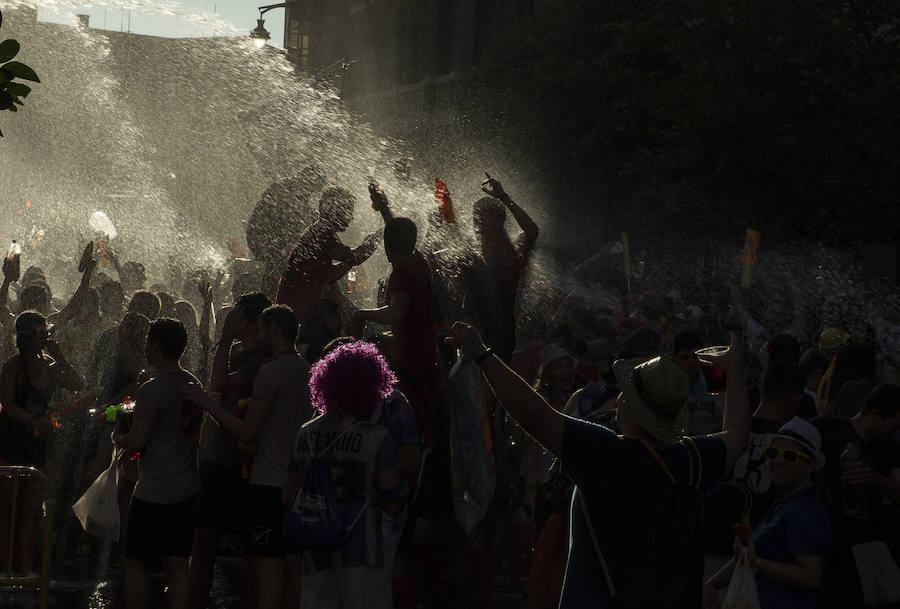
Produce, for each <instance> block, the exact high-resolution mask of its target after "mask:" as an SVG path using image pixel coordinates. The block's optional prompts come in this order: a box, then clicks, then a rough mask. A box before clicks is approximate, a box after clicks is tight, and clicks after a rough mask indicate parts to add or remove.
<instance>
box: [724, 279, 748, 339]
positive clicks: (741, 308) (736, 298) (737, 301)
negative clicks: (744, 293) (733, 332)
mask: <svg viewBox="0 0 900 609" xmlns="http://www.w3.org/2000/svg"><path fill="white" fill-rule="evenodd" d="M729 294H730V296H731V307H732V308H733V309H734V313H735V315H737V318H738V323H740V324H741V330H743V331H744V332H746V331H747V324H748V323H749V322H750V312H749V311H747V306H746V305H745V304H744V299H743V298H741V291H740V289H739V288H738V287H737V286H735V285H733V286H731V290H730V292H729Z"/></svg>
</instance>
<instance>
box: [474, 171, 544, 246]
mask: <svg viewBox="0 0 900 609" xmlns="http://www.w3.org/2000/svg"><path fill="white" fill-rule="evenodd" d="M484 175H485V176H487V180H485V181H484V182H482V183H481V190H483V191H484V192H485V193H486V194H489V195H490V196H492V197H494V198H495V199H497V200H498V201H500V202H501V203H503V204H504V205H506V209H508V210H509V213H511V214H512V216H513V218H515V220H516V224H518V225H519V228H520V229H521V230H522V234H521V235H519V236H518V237H516V240H515V243H516V251H518V253H519V255H520V256H526V255H527V254H528V252H530V251H531V248H532V247H534V243H535V241H537V238H538V232H539V229H538V225H537V224H536V223H535V221H534V220H532V219H531V216H529V215H528V213H527V212H526V211H525V210H524V209H522V208H521V207H519V206H518V205H517V204H516V202H515V201H513V200H512V197H510V196H509V195H508V194H506V191H505V190H503V186H502V185H501V184H500V182H499V181H497V180H495V179H494V178H492V177H491V176H490V175H489V174H488V173H487V172H484Z"/></svg>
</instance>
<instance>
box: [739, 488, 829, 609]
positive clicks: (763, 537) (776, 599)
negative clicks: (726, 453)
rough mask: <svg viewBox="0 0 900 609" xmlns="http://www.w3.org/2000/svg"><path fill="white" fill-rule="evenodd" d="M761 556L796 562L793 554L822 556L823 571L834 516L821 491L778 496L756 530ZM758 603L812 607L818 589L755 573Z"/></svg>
mask: <svg viewBox="0 0 900 609" xmlns="http://www.w3.org/2000/svg"><path fill="white" fill-rule="evenodd" d="M753 544H754V545H755V546H756V554H757V555H758V556H759V557H760V558H765V559H766V560H772V561H775V562H780V563H792V562H794V558H793V555H794V554H811V555H814V556H819V557H821V558H822V561H823V565H822V572H823V573H824V572H825V566H826V564H827V562H828V558H829V555H830V554H831V519H830V518H829V516H828V508H827V507H826V505H825V501H824V499H823V498H822V493H821V491H819V489H818V488H817V487H815V486H811V487H809V488H807V489H804V490H802V491H799V492H798V493H797V494H795V495H792V496H790V497H788V498H787V499H786V500H784V501H781V500H778V501H776V502H775V504H774V505H772V507H771V508H770V509H769V511H768V513H767V514H766V515H765V517H764V518H763V519H762V521H761V522H760V523H759V526H758V527H757V529H756V531H754V533H753ZM756 587H757V590H758V591H759V604H760V605H761V606H762V607H765V608H766V609H807V608H808V609H812V608H813V607H815V606H816V596H817V592H816V591H815V590H797V589H795V588H788V587H786V586H784V585H782V584H778V583H776V582H774V581H772V580H771V579H769V578H768V577H765V576H764V575H762V574H757V575H756Z"/></svg>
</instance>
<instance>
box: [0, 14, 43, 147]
mask: <svg viewBox="0 0 900 609" xmlns="http://www.w3.org/2000/svg"><path fill="white" fill-rule="evenodd" d="M2 23H3V14H2V12H0V25H2ZM18 54H19V43H18V42H17V41H15V40H12V39H8V40H4V41H3V42H0V110H9V111H10V112H17V111H18V108H17V106H22V105H24V102H23V101H22V100H23V99H24V98H26V97H28V94H29V93H31V87H29V86H28V85H26V84H23V83H20V82H15V80H16V78H20V79H22V80H29V81H31V82H41V81H40V79H39V78H38V75H37V74H35V72H34V70H32V69H31V68H30V67H28V66H27V65H25V64H24V63H21V62H19V61H12V60H13V59H14V58H15V57H16V55H18ZM2 136H3V133H2V132H0V137H2Z"/></svg>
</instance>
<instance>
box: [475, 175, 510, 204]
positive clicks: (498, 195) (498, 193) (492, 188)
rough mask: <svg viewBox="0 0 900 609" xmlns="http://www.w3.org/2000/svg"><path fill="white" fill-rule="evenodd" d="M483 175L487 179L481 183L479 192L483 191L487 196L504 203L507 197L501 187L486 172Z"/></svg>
mask: <svg viewBox="0 0 900 609" xmlns="http://www.w3.org/2000/svg"><path fill="white" fill-rule="evenodd" d="M484 175H485V176H486V177H487V180H485V181H484V182H482V183H481V190H482V191H484V193H485V194H488V195H490V196H492V197H494V198H495V199H500V200H501V201H505V200H506V199H508V198H509V195H507V194H506V191H505V190H503V185H502V184H500V181H499V180H495V179H494V178H492V177H491V174H489V173H488V172H486V171H485V172H484Z"/></svg>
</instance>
